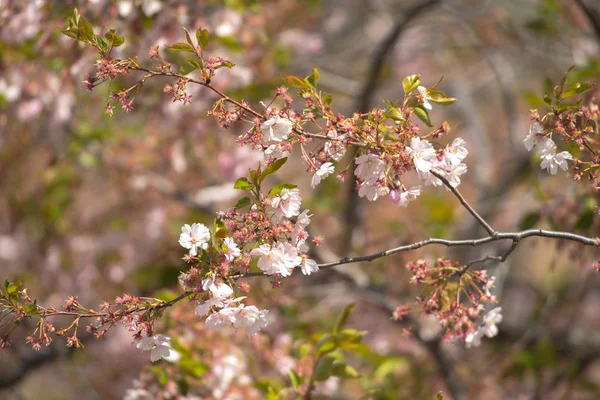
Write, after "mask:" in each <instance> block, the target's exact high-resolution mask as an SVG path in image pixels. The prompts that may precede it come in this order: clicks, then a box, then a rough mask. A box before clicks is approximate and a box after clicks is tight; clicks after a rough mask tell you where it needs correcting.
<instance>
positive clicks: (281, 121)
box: [260, 115, 293, 144]
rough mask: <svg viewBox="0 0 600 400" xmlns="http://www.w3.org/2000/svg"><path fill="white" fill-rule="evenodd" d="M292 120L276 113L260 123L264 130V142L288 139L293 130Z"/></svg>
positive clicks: (261, 128)
mask: <svg viewBox="0 0 600 400" xmlns="http://www.w3.org/2000/svg"><path fill="white" fill-rule="evenodd" d="M292 127H293V124H292V121H290V120H289V119H286V118H282V117H280V116H279V115H275V116H273V117H271V118H269V119H268V120H266V121H265V122H263V123H262V124H261V125H260V130H261V131H262V132H263V143H265V144H269V143H270V142H282V141H284V140H287V138H288V135H289V134H290V132H292Z"/></svg>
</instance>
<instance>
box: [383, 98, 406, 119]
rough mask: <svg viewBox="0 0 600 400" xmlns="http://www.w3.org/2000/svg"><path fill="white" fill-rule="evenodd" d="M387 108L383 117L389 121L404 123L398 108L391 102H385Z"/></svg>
mask: <svg viewBox="0 0 600 400" xmlns="http://www.w3.org/2000/svg"><path fill="white" fill-rule="evenodd" d="M386 104H387V105H388V108H387V109H386V110H385V113H384V114H383V115H384V116H385V117H387V118H389V119H391V120H392V121H394V122H402V121H404V116H403V115H402V113H401V112H400V110H399V109H398V107H397V106H396V105H395V104H394V103H393V102H391V101H390V102H386Z"/></svg>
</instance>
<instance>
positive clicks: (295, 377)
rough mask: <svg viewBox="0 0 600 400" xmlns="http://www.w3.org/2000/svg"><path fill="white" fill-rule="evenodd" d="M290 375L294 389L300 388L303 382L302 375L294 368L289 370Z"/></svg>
mask: <svg viewBox="0 0 600 400" xmlns="http://www.w3.org/2000/svg"><path fill="white" fill-rule="evenodd" d="M288 377H289V378H290V381H291V382H292V386H293V387H294V389H298V387H299V386H300V385H301V384H302V378H300V376H298V374H297V373H296V371H294V370H293V369H290V370H289V372H288Z"/></svg>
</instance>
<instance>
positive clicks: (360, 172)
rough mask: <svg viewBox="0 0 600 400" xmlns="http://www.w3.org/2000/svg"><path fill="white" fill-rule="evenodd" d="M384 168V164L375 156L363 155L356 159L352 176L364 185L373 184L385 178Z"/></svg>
mask: <svg viewBox="0 0 600 400" xmlns="http://www.w3.org/2000/svg"><path fill="white" fill-rule="evenodd" d="M385 168H386V164H385V162H384V161H383V160H382V159H381V158H379V157H378V156H376V155H375V154H363V155H362V156H360V157H358V158H357V159H356V169H355V170H354V174H355V175H356V176H357V177H359V178H360V179H362V180H363V181H364V182H365V183H367V184H373V183H375V182H377V181H378V180H379V179H382V178H383V177H384V176H385ZM361 197H362V196H361Z"/></svg>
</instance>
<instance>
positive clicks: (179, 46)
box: [167, 42, 195, 53]
mask: <svg viewBox="0 0 600 400" xmlns="http://www.w3.org/2000/svg"><path fill="white" fill-rule="evenodd" d="M167 49H169V50H172V51H184V52H188V53H195V51H194V48H193V47H192V46H190V45H189V44H187V43H182V42H177V43H174V44H173V45H172V46H167Z"/></svg>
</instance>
